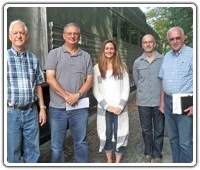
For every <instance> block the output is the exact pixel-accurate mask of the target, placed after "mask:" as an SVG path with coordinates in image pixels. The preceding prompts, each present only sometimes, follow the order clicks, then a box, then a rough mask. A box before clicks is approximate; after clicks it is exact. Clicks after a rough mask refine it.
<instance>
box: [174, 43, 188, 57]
mask: <svg viewBox="0 0 200 170" xmlns="http://www.w3.org/2000/svg"><path fill="white" fill-rule="evenodd" d="M184 48H185V44H184V45H183V46H182V48H181V49H180V50H179V51H177V52H174V50H171V53H172V54H173V55H174V56H177V57H178V56H179V54H180V53H181V52H182V51H183V50H184Z"/></svg>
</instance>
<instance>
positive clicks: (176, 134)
mask: <svg viewBox="0 0 200 170" xmlns="http://www.w3.org/2000/svg"><path fill="white" fill-rule="evenodd" d="M165 118H166V123H167V127H168V135H169V142H170V146H171V150H172V158H173V162H174V163H191V162H192V161H193V118H192V117H189V116H187V115H178V114H173V113H172V98H171V97H169V96H167V97H166V99H165Z"/></svg>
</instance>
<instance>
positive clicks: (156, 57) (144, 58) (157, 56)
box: [141, 51, 162, 60]
mask: <svg viewBox="0 0 200 170" xmlns="http://www.w3.org/2000/svg"><path fill="white" fill-rule="evenodd" d="M154 55H155V60H156V59H158V58H162V55H160V54H159V53H158V52H157V51H154ZM141 60H146V53H145V52H143V54H142V57H141Z"/></svg>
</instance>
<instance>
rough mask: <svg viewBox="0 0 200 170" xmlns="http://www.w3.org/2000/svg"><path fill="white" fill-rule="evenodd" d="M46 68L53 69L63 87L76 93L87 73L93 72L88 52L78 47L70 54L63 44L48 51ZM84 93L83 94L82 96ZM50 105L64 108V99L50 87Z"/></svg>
mask: <svg viewBox="0 0 200 170" xmlns="http://www.w3.org/2000/svg"><path fill="white" fill-rule="evenodd" d="M45 69H46V70H54V71H55V72H56V79H57V81H58V82H59V83H60V85H61V86H62V88H63V89H65V90H67V91H68V92H70V93H76V92H77V91H78V90H79V89H80V88H81V86H82V85H83V83H84V82H85V80H86V77H87V76H88V75H92V74H93V64H92V59H91V57H90V54H89V53H87V52H85V51H83V50H81V49H80V48H79V49H78V52H77V53H76V54H73V55H71V54H70V53H69V52H67V51H66V50H65V47H64V46H61V47H59V48H56V49H53V50H51V51H50V52H49V54H48V56H47V59H46V63H45ZM85 96H86V94H84V97H85ZM49 105H50V106H52V107H56V108H65V107H66V103H65V100H64V99H63V98H62V97H61V96H59V95H58V94H57V93H55V92H54V91H53V90H52V89H51V88H50V104H49Z"/></svg>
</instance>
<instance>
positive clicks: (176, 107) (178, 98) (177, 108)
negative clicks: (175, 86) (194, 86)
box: [172, 93, 193, 114]
mask: <svg viewBox="0 0 200 170" xmlns="http://www.w3.org/2000/svg"><path fill="white" fill-rule="evenodd" d="M172 106H173V114H187V112H184V110H185V109H187V108H188V107H190V106H193V94H191V93H178V94H173V95H172Z"/></svg>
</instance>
